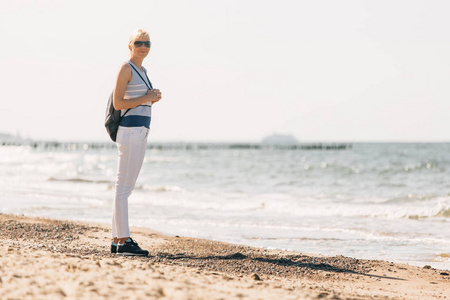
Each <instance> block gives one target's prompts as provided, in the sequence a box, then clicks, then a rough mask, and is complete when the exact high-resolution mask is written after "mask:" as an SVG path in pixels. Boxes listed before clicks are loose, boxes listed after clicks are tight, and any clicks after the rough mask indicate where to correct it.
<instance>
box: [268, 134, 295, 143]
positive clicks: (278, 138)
mask: <svg viewBox="0 0 450 300" xmlns="http://www.w3.org/2000/svg"><path fill="white" fill-rule="evenodd" d="M262 143H263V144H269V145H296V144H298V141H297V140H296V139H295V138H294V137H293V136H292V135H289V134H274V135H270V136H267V137H265V138H264V139H263V141H262Z"/></svg>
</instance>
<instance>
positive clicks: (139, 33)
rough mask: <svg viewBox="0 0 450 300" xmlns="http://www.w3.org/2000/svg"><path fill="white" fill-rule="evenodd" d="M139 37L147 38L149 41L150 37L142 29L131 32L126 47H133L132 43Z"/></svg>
mask: <svg viewBox="0 0 450 300" xmlns="http://www.w3.org/2000/svg"><path fill="white" fill-rule="evenodd" d="M140 37H145V38H148V39H149V40H150V35H149V34H148V32H147V31H145V30H143V29H138V30H136V31H135V32H133V33H132V34H131V36H130V40H129V42H128V46H130V47H131V45H133V43H134V42H135V41H136V40H137V39H138V38H140Z"/></svg>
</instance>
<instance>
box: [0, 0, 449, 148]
mask: <svg viewBox="0 0 450 300" xmlns="http://www.w3.org/2000/svg"><path fill="white" fill-rule="evenodd" d="M449 11H450V2H449V1H444V0H442V1H437V0H421V1H418V0H404V1H403V0H386V1H384V0H371V1H364V0H358V1H357V0H355V1H349V0H339V1H336V0H309V1H302V0H295V1H294V0H291V1H283V0H277V1H265V0H227V1H213V0H194V1H189V0H176V1H175V0H174V1H171V0H160V1H150V0H149V1H123V0H121V1H111V0H108V1H106V0H102V1H93V0H73V1H62V0H48V1H44V0H28V1H26V0H24V1H19V0H14V1H11V0H0V37H1V45H2V46H1V47H0V83H1V93H2V95H1V98H2V99H1V103H2V107H1V115H0V132H6V133H12V134H16V133H20V134H21V135H22V136H24V137H31V138H35V139H55V140H98V141H107V140H108V136H107V134H106V131H105V129H104V127H103V119H104V113H105V107H106V102H107V98H108V95H109V93H110V92H111V90H112V88H113V85H114V80H115V76H116V73H117V71H118V67H119V66H120V64H121V63H122V62H123V61H125V60H126V59H127V57H128V48H127V43H128V37H129V35H130V34H131V32H133V31H134V30H135V29H138V28H143V29H146V30H148V31H149V32H150V38H151V40H152V49H151V50H150V54H149V56H148V57H147V59H146V60H145V61H144V66H146V67H147V69H148V70H149V77H150V80H152V82H153V85H154V86H155V87H157V88H159V89H161V90H162V92H163V100H162V101H161V102H160V103H158V104H156V105H155V106H154V108H153V118H152V125H151V135H150V141H151V140H156V141H165V140H171V141H210V140H211V141H259V140H261V139H262V138H263V137H264V136H266V135H269V134H273V133H279V134H292V135H294V136H295V137H296V138H297V139H298V140H300V141H350V142H351V141H450V118H449V117H450V113H449V111H450V101H449V100H450V84H449V80H450V58H449V57H450V34H449V28H450V18H449V17H448V12H449Z"/></svg>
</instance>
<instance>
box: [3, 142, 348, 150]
mask: <svg viewBox="0 0 450 300" xmlns="http://www.w3.org/2000/svg"><path fill="white" fill-rule="evenodd" d="M0 146H3V147H7V146H22V147H31V148H35V149H44V150H58V149H60V150H74V151H75V150H78V151H79V150H98V149H115V148H116V144H115V143H113V142H106V143H96V142H55V141H40V142H39V141H20V142H17V141H0ZM351 148H352V144H349V143H299V144H292V145H290V144H287V145H283V144H263V143H169V142H165V143H157V142H156V143H152V142H150V143H149V144H148V145H147V149H155V150H186V151H190V150H215V149H217V150H219V149H220V150H222V149H230V150H271V149H274V150H348V149H351Z"/></svg>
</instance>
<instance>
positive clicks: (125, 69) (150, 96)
mask: <svg viewBox="0 0 450 300" xmlns="http://www.w3.org/2000/svg"><path fill="white" fill-rule="evenodd" d="M130 80H131V67H130V65H129V64H123V65H122V67H121V68H120V70H119V74H117V78H116V85H115V87H114V96H113V104H114V109H116V110H121V109H127V108H133V107H136V106H138V105H141V104H143V103H146V102H152V103H154V102H157V101H159V99H161V97H160V95H161V92H160V91H159V90H157V89H152V90H148V92H147V94H146V95H144V96H141V97H138V98H133V99H123V97H124V96H125V91H126V90H127V85H128V82H130Z"/></svg>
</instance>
